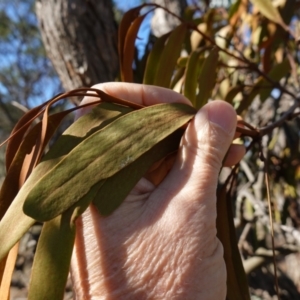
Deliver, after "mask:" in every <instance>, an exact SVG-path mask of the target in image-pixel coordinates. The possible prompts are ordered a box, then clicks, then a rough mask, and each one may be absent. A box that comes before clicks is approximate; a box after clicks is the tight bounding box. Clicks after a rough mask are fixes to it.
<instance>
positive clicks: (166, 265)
mask: <svg viewBox="0 0 300 300" xmlns="http://www.w3.org/2000/svg"><path fill="white" fill-rule="evenodd" d="M94 87H95V88H98V89H101V90H103V91H105V92H106V93H109V94H111V95H113V96H117V97H121V98H123V99H127V100H130V101H132V102H136V103H140V104H143V105H146V106H148V105H153V104H157V103H161V102H181V103H187V104H189V101H188V100H187V99H186V98H184V97H183V96H182V95H179V94H177V93H175V92H172V91H170V90H166V89H162V88H157V87H153V86H145V85H136V84H128V83H105V84H99V85H96V86H94ZM90 101H94V98H88V97H86V98H85V99H84V100H83V102H85V103H86V102H90ZM86 112H87V109H85V110H82V111H81V112H80V115H82V114H84V113H86ZM236 120H237V117H236V114H235V111H234V109H233V108H232V107H231V106H230V105H229V104H227V103H225V102H223V101H213V102H210V103H209V104H207V105H206V106H205V107H203V108H202V109H201V110H200V111H199V112H198V113H197V114H196V116H195V118H194V119H193V120H192V121H191V122H190V124H189V125H188V127H187V129H186V132H185V134H184V136H183V138H182V142H181V145H180V149H179V151H178V154H177V157H176V160H175V162H174V164H173V166H172V168H171V170H170V172H169V173H168V174H167V175H166V177H165V178H162V179H161V180H160V181H161V182H160V183H159V184H157V183H156V185H155V184H153V183H152V182H151V181H149V180H148V179H146V178H142V179H141V180H140V181H139V183H138V184H137V185H136V187H135V188H134V189H133V190H132V192H131V193H130V195H129V196H128V197H127V198H126V200H125V201H124V202H123V204H122V205H121V206H120V207H119V208H118V209H117V210H116V211H115V212H114V213H113V214H112V215H110V216H108V217H102V216H100V215H99V214H98V212H97V210H96V208H95V207H93V206H90V207H89V209H88V210H87V211H86V212H85V213H84V214H83V216H82V217H81V218H79V219H78V220H77V225H78V226H77V228H78V230H77V233H76V241H75V248H74V252H73V256H72V262H71V270H72V272H71V273H72V281H73V286H74V293H75V295H76V299H80V300H81V299H128V300H129V299H130V300H133V299H138V300H142V299H203V300H210V299H211V300H219V299H220V300H221V299H225V297H226V268H225V263H224V260H223V247H222V244H221V243H220V241H219V240H218V238H217V237H216V189H217V182H218V175H219V171H220V168H221V166H222V162H223V159H224V157H225V155H226V153H227V151H228V149H229V151H228V155H227V157H226V160H225V165H226V166H232V165H233V164H236V163H237V162H238V161H239V160H240V159H241V158H242V157H243V155H244V151H245V150H244V147H243V146H240V145H234V144H232V141H233V139H234V136H235V129H236V122H237V121H236Z"/></svg>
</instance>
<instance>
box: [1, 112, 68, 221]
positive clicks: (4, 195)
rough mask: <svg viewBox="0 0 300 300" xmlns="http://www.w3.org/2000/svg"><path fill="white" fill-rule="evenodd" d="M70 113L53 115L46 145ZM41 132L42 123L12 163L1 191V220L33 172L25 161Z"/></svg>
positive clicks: (49, 124)
mask: <svg viewBox="0 0 300 300" xmlns="http://www.w3.org/2000/svg"><path fill="white" fill-rule="evenodd" d="M68 113H70V110H69V111H64V112H60V113H58V114H54V115H51V116H50V117H49V119H48V128H47V132H46V135H45V142H46V143H47V142H48V141H49V140H50V138H51V137H52V136H53V134H54V132H55V131H56V129H57V127H58V126H59V124H60V123H61V121H62V119H63V118H64V117H65V116H66V115H67V114H68ZM40 130H41V123H38V124H37V125H35V126H34V127H33V128H32V129H31V130H30V132H29V133H28V134H27V135H26V136H25V138H24V140H23V142H22V143H21V145H20V146H19V149H18V150H17V152H16V153H15V157H14V159H13V160H12V162H11V163H10V167H9V170H8V172H7V175H6V177H5V179H4V182H3V184H2V186H1V190H0V219H1V218H2V217H3V215H4V213H5V212H6V210H7V208H8V207H9V205H10V204H11V202H12V200H13V199H14V197H15V196H16V195H17V193H18V191H19V189H20V187H21V186H22V184H23V183H24V181H25V179H26V177H27V174H29V173H30V172H31V170H32V167H33V165H32V164H30V162H29V165H27V166H26V165H24V160H25V157H26V155H28V154H29V153H30V152H32V149H33V147H34V145H35V143H36V141H37V139H38V136H39V134H40ZM24 167H25V168H24ZM22 172H23V173H25V174H24V175H23V176H22V174H21V173H22Z"/></svg>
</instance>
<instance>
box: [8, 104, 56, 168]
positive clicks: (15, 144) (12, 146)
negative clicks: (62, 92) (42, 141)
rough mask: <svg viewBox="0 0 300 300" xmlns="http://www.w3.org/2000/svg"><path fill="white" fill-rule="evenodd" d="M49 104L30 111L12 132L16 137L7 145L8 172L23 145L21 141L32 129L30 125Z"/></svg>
mask: <svg viewBox="0 0 300 300" xmlns="http://www.w3.org/2000/svg"><path fill="white" fill-rule="evenodd" d="M49 101H50V100H49ZM49 101H48V102H49ZM48 102H46V103H43V104H41V105H40V106H37V107H35V108H33V109H31V110H30V111H28V112H27V113H26V114H25V115H24V116H23V117H22V118H21V119H20V120H19V121H18V123H17V124H16V125H15V127H14V129H13V131H12V132H11V135H14V134H15V135H14V136H13V137H12V138H11V139H10V140H9V141H8V143H7V149H6V157H5V161H6V170H8V169H9V167H10V165H11V163H12V161H13V159H14V157H15V154H16V153H17V151H18V149H19V146H20V144H21V141H22V139H23V136H24V134H25V133H26V131H27V129H28V128H29V127H30V125H31V124H32V122H33V121H34V118H35V117H36V116H37V115H38V114H39V112H40V111H41V110H42V109H43V107H44V106H46V105H47V104H48ZM17 132H18V133H17Z"/></svg>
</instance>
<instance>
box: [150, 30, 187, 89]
mask: <svg viewBox="0 0 300 300" xmlns="http://www.w3.org/2000/svg"><path fill="white" fill-rule="evenodd" d="M186 32H187V26H186V24H180V25H179V26H178V27H177V28H176V29H174V30H173V31H172V33H171V34H170V37H169V39H168V41H167V43H166V45H165V47H164V50H163V53H162V55H161V57H160V60H159V65H158V68H157V71H156V74H155V81H154V85H158V86H162V87H166V88H168V87H169V86H170V83H171V79H172V76H173V72H174V69H175V66H176V62H177V59H178V57H179V55H180V52H181V49H182V43H183V41H184V39H185V35H186Z"/></svg>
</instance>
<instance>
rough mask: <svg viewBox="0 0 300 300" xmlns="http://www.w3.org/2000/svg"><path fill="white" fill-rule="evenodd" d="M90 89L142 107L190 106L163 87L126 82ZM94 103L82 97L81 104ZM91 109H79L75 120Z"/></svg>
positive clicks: (179, 96) (186, 100)
mask: <svg viewBox="0 0 300 300" xmlns="http://www.w3.org/2000/svg"><path fill="white" fill-rule="evenodd" d="M92 88H95V89H98V90H102V91H103V92H105V93H107V94H109V95H111V96H114V97H118V98H123V99H125V100H128V101H131V102H135V103H137V104H141V105H144V106H150V105H154V104H159V103H173V102H177V103H185V104H188V105H191V102H190V101H189V100H188V99H187V98H185V97H184V96H183V95H181V94H178V93H176V92H174V91H172V90H170V89H166V88H163V87H158V86H152V85H144V84H137V83H127V82H106V83H99V84H96V85H94V86H93V87H92ZM93 101H95V98H93V97H84V98H83V99H82V101H81V104H86V103H90V102H93ZM91 109H92V107H85V108H82V109H80V110H79V111H78V112H77V114H76V118H78V117H80V116H82V115H84V114H86V113H88V112H89V111H90V110H91Z"/></svg>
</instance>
